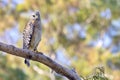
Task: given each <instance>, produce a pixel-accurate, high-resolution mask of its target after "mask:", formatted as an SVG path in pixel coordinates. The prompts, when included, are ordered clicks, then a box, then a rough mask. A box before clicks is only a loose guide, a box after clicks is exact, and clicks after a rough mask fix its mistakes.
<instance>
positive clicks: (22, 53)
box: [0, 42, 82, 80]
mask: <svg viewBox="0 0 120 80" xmlns="http://www.w3.org/2000/svg"><path fill="white" fill-rule="evenodd" d="M0 51H4V52H6V53H8V54H12V55H15V56H19V57H23V58H29V59H30V60H33V61H37V62H40V63H43V64H44V65H46V66H48V67H49V68H51V69H52V70H54V71H55V72H56V73H58V74H61V75H63V76H65V77H67V78H68V79H69V80H82V78H80V77H79V76H78V74H77V73H76V72H75V71H73V70H71V69H68V68H66V67H63V66H62V65H60V64H58V63H56V62H55V61H53V60H52V59H50V58H49V57H47V56H45V55H44V54H43V53H42V52H37V53H35V52H33V51H30V50H27V49H20V48H16V47H15V46H12V45H7V44H4V43H1V42H0Z"/></svg>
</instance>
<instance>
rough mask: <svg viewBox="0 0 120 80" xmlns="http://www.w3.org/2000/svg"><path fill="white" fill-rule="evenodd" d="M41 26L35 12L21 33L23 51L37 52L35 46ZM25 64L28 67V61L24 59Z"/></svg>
mask: <svg viewBox="0 0 120 80" xmlns="http://www.w3.org/2000/svg"><path fill="white" fill-rule="evenodd" d="M41 33H42V26H41V19H40V12H39V11H35V12H34V13H33V14H32V15H31V17H30V20H29V21H28V23H27V24H26V26H25V28H24V31H23V49H29V50H32V51H36V50H37V46H38V44H39V42H40V40H41ZM25 64H26V65H27V66H30V63H29V59H25Z"/></svg>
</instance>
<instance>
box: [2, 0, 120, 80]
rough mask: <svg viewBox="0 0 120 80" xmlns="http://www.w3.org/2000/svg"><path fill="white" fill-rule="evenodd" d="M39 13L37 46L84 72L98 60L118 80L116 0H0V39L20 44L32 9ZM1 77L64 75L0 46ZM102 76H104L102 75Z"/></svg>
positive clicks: (39, 79)
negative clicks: (40, 21) (40, 33)
mask: <svg viewBox="0 0 120 80" xmlns="http://www.w3.org/2000/svg"><path fill="white" fill-rule="evenodd" d="M34 10H39V11H40V13H41V20H42V27H43V32H42V33H43V34H42V41H41V42H40V44H39V46H38V51H41V52H44V53H45V55H47V56H49V57H51V58H52V59H53V60H55V61H56V62H58V63H59V64H62V65H64V66H65V67H68V68H70V69H73V68H74V69H75V70H76V72H77V73H78V74H79V75H80V76H82V77H86V76H88V75H92V73H94V71H93V69H94V68H95V67H96V66H104V69H105V72H104V71H103V73H105V76H106V77H108V78H109V79H110V80H120V76H119V75H120V0H0V42H4V43H6V44H12V45H15V46H16V47H19V48H22V32H23V29H24V27H25V25H26V23H27V22H28V20H29V17H30V15H31V13H32V12H33V11H34ZM0 80H67V79H66V78H65V77H62V76H61V75H58V74H56V73H54V72H53V73H51V70H50V69H49V68H48V67H47V66H45V65H43V64H41V63H38V62H35V61H31V66H30V68H28V67H27V66H26V65H25V64H24V59H23V58H20V57H16V56H13V55H9V54H6V53H4V52H0ZM102 80H103V79H102Z"/></svg>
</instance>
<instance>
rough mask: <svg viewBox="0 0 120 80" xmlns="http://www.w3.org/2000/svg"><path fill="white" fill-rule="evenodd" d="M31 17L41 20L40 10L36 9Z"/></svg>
mask: <svg viewBox="0 0 120 80" xmlns="http://www.w3.org/2000/svg"><path fill="white" fill-rule="evenodd" d="M31 18H32V19H33V20H40V12H39V11H38V10H36V11H35V12H33V14H32V16H31Z"/></svg>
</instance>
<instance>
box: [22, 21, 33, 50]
mask: <svg viewBox="0 0 120 80" xmlns="http://www.w3.org/2000/svg"><path fill="white" fill-rule="evenodd" d="M33 32H34V24H33V23H32V22H31V21H29V22H28V24H27V25H26V26H25V28H24V31H23V49H28V48H29V46H30V43H31V39H32V36H33Z"/></svg>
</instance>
